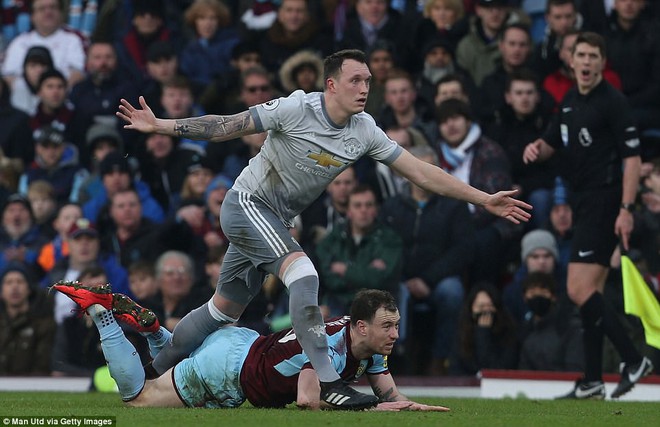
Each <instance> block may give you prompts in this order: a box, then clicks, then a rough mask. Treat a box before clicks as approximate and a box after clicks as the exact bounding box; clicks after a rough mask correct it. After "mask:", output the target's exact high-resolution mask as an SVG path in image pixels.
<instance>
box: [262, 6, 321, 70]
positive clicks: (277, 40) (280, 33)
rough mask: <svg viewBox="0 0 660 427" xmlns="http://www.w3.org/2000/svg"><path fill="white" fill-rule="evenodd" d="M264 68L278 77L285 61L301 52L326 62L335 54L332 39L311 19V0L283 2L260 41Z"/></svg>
mask: <svg viewBox="0 0 660 427" xmlns="http://www.w3.org/2000/svg"><path fill="white" fill-rule="evenodd" d="M259 48H260V53H261V61H262V63H263V66H264V67H265V68H266V69H267V70H268V71H269V72H271V73H277V72H278V71H279V70H280V68H281V67H282V65H283V64H284V61H286V60H287V59H288V58H289V57H290V56H291V55H293V54H295V53H297V52H299V51H301V50H305V49H308V50H312V51H314V52H315V53H317V54H318V55H320V56H321V57H322V58H325V57H326V56H327V55H329V54H330V53H332V51H333V43H332V39H331V38H330V37H328V36H327V35H326V34H325V33H323V32H321V31H320V27H319V25H318V22H317V21H316V20H314V19H312V18H311V15H310V11H309V4H308V2H307V0H282V2H281V4H280V6H279V8H278V9H277V19H276V20H275V22H273V25H271V27H270V28H269V29H268V30H266V32H265V34H264V35H263V36H262V37H260V38H259Z"/></svg>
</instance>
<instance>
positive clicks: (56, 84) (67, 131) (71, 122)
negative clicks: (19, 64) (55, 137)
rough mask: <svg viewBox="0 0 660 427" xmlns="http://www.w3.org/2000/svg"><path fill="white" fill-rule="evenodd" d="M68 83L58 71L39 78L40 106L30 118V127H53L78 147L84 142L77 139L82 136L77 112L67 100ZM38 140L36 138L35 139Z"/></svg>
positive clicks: (52, 71) (33, 129)
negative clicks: (77, 136)
mask: <svg viewBox="0 0 660 427" xmlns="http://www.w3.org/2000/svg"><path fill="white" fill-rule="evenodd" d="M66 94H67V83H66V79H65V78H64V75H63V74H62V73H61V72H59V71H58V70H56V69H50V70H46V71H44V72H43V73H42V74H41V77H39V84H38V85H37V96H38V97H39V105H38V106H37V110H36V112H35V113H34V114H33V115H32V117H31V118H30V127H31V128H32V131H33V132H35V131H36V130H37V129H39V128H41V127H44V126H47V125H51V126H52V127H54V128H56V129H57V130H59V131H62V132H64V136H65V139H66V140H67V141H69V142H71V143H73V144H75V145H76V146H77V145H78V144H80V143H82V141H80V140H77V139H76V135H78V134H80V132H81V131H80V130H79V127H80V126H81V124H79V123H77V121H76V118H77V115H76V112H75V110H74V107H73V105H71V103H70V102H68V101H67V99H66ZM35 139H36V137H35Z"/></svg>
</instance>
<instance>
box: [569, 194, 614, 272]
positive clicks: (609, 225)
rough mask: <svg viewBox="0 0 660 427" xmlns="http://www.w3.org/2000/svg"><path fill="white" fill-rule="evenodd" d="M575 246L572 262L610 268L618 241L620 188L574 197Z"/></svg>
mask: <svg viewBox="0 0 660 427" xmlns="http://www.w3.org/2000/svg"><path fill="white" fill-rule="evenodd" d="M573 196H574V198H573V228H574V234H573V244H572V248H571V258H570V262H582V263H587V264H601V265H604V266H606V267H609V265H610V258H611V257H612V252H614V248H615V247H616V245H617V243H618V242H619V237H618V236H617V235H615V234H614V223H615V222H616V218H617V216H618V215H619V209H620V207H621V187H616V188H611V189H610V188H608V189H604V190H592V191H584V192H579V193H577V192H576V193H574V194H573Z"/></svg>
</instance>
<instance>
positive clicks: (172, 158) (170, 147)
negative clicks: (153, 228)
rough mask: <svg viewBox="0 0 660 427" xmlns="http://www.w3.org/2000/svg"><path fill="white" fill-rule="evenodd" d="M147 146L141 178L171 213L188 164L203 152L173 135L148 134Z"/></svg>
mask: <svg viewBox="0 0 660 427" xmlns="http://www.w3.org/2000/svg"><path fill="white" fill-rule="evenodd" d="M166 92H167V89H166V91H165V92H163V93H166ZM145 146H146V150H147V157H146V158H145V159H143V161H141V162H140V171H141V175H142V179H141V181H142V182H144V183H145V184H147V185H148V186H149V189H150V191H151V195H152V196H153V198H154V199H156V201H157V202H158V204H159V205H160V207H161V208H162V209H163V211H164V212H165V213H166V216H167V215H170V214H172V213H173V212H174V210H175V209H176V207H177V206H178V204H179V200H180V193H181V188H182V187H183V181H184V179H185V176H186V172H187V168H188V165H189V164H191V163H192V162H193V161H197V162H199V159H200V158H201V157H203V155H202V154H199V153H197V152H195V151H192V150H187V149H185V148H183V147H182V146H181V143H180V141H178V140H177V139H175V138H174V137H172V136H169V135H160V134H156V133H152V134H149V135H146V139H145Z"/></svg>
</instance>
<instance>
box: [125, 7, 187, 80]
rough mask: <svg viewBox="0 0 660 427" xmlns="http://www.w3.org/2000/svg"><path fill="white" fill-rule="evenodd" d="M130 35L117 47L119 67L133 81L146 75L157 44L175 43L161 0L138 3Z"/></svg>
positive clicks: (129, 31) (132, 19)
mask: <svg viewBox="0 0 660 427" xmlns="http://www.w3.org/2000/svg"><path fill="white" fill-rule="evenodd" d="M132 3H133V16H132V18H131V27H130V29H129V30H128V33H127V34H126V35H125V36H124V37H123V38H122V39H121V41H119V42H118V43H117V44H116V48H117V56H118V58H119V63H120V64H121V65H122V66H123V68H124V69H126V71H127V72H128V73H129V75H130V78H131V79H132V80H133V81H142V80H143V79H144V78H145V77H146V75H147V69H146V66H147V51H148V49H149V46H150V45H151V44H152V43H155V42H156V41H166V42H169V43H173V44H174V43H176V42H177V40H175V39H174V37H173V35H172V34H171V32H170V30H169V29H168V28H167V27H166V26H165V19H164V7H163V4H162V3H161V2H160V1H159V0H135V1H133V2H132Z"/></svg>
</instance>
